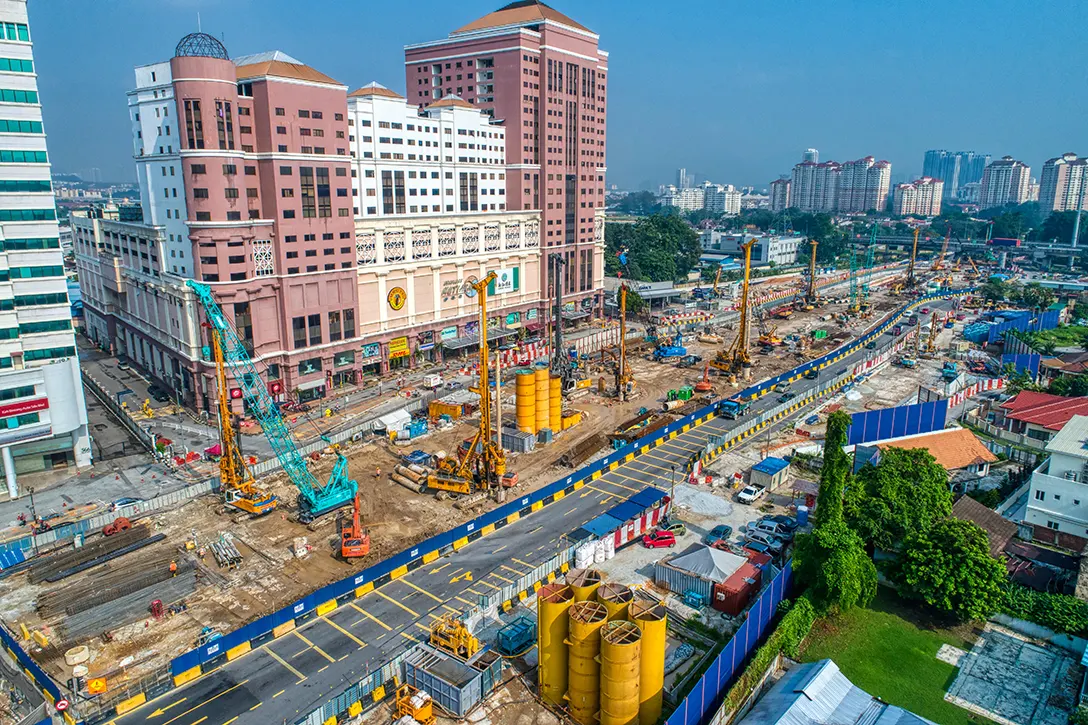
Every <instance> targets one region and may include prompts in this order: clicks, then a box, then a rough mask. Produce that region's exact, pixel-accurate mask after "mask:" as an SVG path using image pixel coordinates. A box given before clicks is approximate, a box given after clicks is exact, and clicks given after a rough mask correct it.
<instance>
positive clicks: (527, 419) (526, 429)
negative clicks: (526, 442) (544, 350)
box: [514, 370, 536, 435]
mask: <svg viewBox="0 0 1088 725" xmlns="http://www.w3.org/2000/svg"><path fill="white" fill-rule="evenodd" d="M514 381H515V387H514V392H515V393H516V395H515V396H514V409H515V416H516V420H517V426H518V430H520V431H521V432H523V433H532V434H534V435H535V434H536V375H535V374H534V373H533V371H532V370H522V371H521V372H519V373H518V374H517V377H515V378H514Z"/></svg>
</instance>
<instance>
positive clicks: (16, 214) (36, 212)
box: [0, 209, 57, 222]
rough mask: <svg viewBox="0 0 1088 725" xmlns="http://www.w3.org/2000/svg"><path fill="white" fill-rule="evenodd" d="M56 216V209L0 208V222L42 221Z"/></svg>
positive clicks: (50, 219)
mask: <svg viewBox="0 0 1088 725" xmlns="http://www.w3.org/2000/svg"><path fill="white" fill-rule="evenodd" d="M56 218H57V210H56V209H0V222H44V221H52V220H53V219H56Z"/></svg>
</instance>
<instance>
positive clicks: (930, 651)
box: [801, 587, 990, 725]
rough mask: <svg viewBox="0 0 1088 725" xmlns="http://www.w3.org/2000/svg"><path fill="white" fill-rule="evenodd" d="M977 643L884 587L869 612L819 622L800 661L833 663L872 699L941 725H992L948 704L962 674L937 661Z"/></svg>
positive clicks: (970, 633) (969, 632)
mask: <svg viewBox="0 0 1088 725" xmlns="http://www.w3.org/2000/svg"><path fill="white" fill-rule="evenodd" d="M974 640H975V630H973V629H972V628H971V627H970V626H958V627H951V628H950V627H947V626H945V625H943V624H941V623H939V622H934V621H932V620H930V619H928V618H927V617H926V616H925V615H924V614H920V613H919V612H918V611H917V610H916V609H913V608H911V607H909V606H908V605H906V604H904V603H903V602H902V601H901V600H900V599H899V598H898V597H896V595H895V594H894V593H893V592H891V591H890V590H887V589H885V588H884V587H881V588H880V592H879V594H878V595H877V599H876V601H874V602H873V604H872V606H871V607H870V608H869V609H853V610H851V611H849V612H846V613H845V614H843V615H840V616H838V617H825V618H821V619H819V620H817V622H816V624H815V625H814V626H813V628H812V632H811V634H809V636H808V639H807V640H805V646H804V652H803V654H802V657H801V659H802V660H803V661H804V662H815V661H817V660H822V659H826V658H830V659H832V660H834V661H835V664H837V665H838V666H839V669H840V670H842V672H843V674H845V675H846V676H847V677H848V678H850V681H851V682H853V683H854V684H855V685H856V686H857V687H860V688H861V689H863V690H865V691H866V692H868V693H869V694H870V695H874V696H877V697H880V698H881V699H882V700H884V701H885V702H888V703H891V704H892V705H898V706H899V707H902V708H905V709H907V710H910V711H911V712H913V713H915V714H916V715H921V716H922V717H924V718H927V719H929V720H932V721H933V722H936V723H940V724H941V725H966V724H967V723H976V724H977V723H988V722H990V721H989V720H986V719H985V718H980V717H978V716H977V715H973V714H971V713H969V712H968V711H967V710H964V709H963V708H960V707H957V706H955V705H953V704H951V703H949V702H945V700H944V693H945V692H947V691H948V688H949V687H950V686H951V685H952V681H953V680H954V679H955V677H956V672H957V671H958V670H957V669H956V668H955V667H953V666H952V665H949V664H946V663H944V662H941V661H940V660H938V659H937V650H938V649H940V647H941V645H942V644H946V643H947V644H951V645H953V646H954V647H959V648H960V649H962V650H970V649H971V646H972V644H973V643H974Z"/></svg>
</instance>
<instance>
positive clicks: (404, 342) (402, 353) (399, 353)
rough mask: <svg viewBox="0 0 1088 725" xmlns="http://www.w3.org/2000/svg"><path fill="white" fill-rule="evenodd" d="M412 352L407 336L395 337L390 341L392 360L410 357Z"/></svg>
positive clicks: (390, 357) (390, 356)
mask: <svg viewBox="0 0 1088 725" xmlns="http://www.w3.org/2000/svg"><path fill="white" fill-rule="evenodd" d="M411 354H412V352H411V350H409V349H408V338H407V337H394V338H393V339H392V340H390V341H389V359H390V360H396V359H397V358H399V357H408V356H409V355H411Z"/></svg>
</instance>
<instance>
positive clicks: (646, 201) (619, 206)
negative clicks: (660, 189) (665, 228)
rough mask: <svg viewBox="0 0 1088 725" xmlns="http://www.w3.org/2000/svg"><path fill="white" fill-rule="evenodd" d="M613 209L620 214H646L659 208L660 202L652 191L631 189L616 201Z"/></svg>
mask: <svg viewBox="0 0 1088 725" xmlns="http://www.w3.org/2000/svg"><path fill="white" fill-rule="evenodd" d="M614 209H615V210H616V211H617V212H619V213H621V214H635V215H638V216H647V215H649V214H653V213H655V212H657V211H660V210H661V204H659V203H658V201H657V196H656V195H655V194H654V193H653V192H652V191H632V192H631V193H630V194H628V195H627V196H625V197H623V198H622V199H620V200H619V201H618V202H616V205H615V207H614Z"/></svg>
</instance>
